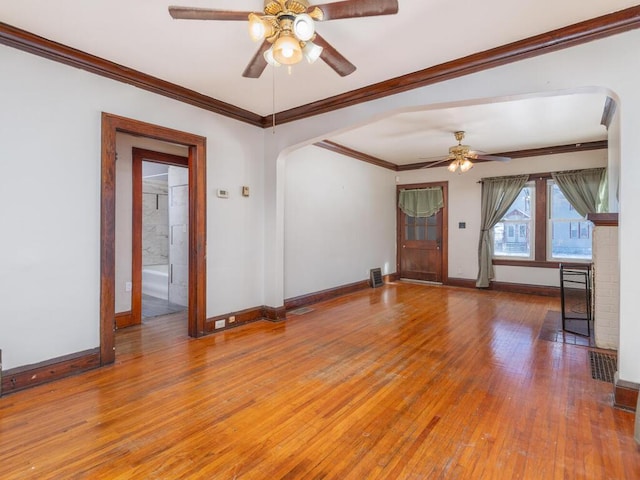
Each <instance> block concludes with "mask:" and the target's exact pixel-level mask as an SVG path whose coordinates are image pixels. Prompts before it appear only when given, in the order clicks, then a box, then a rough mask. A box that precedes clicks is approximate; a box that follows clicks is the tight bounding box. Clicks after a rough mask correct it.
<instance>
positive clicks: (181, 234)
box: [169, 166, 189, 307]
mask: <svg viewBox="0 0 640 480" xmlns="http://www.w3.org/2000/svg"><path fill="white" fill-rule="evenodd" d="M169 301H170V302H171V303H177V304H178V305H184V306H185V307H186V306H187V305H188V304H189V169H187V168H184V167H174V166H171V167H169Z"/></svg>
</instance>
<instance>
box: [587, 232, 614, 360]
mask: <svg viewBox="0 0 640 480" xmlns="http://www.w3.org/2000/svg"><path fill="white" fill-rule="evenodd" d="M593 284H594V286H593V295H594V302H593V315H594V319H595V322H594V331H595V340H596V345H597V346H598V347H599V348H608V349H613V350H617V349H618V341H619V336H620V335H619V334H620V267H619V264H618V227H616V226H604V225H597V226H596V227H595V228H594V230H593Z"/></svg>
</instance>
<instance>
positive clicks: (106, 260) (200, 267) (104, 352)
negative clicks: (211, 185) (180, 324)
mask: <svg viewBox="0 0 640 480" xmlns="http://www.w3.org/2000/svg"><path fill="white" fill-rule="evenodd" d="M118 133H125V134H131V135H134V136H139V137H146V138H150V139H155V140H160V141H163V142H170V143H173V144H177V145H183V146H185V147H187V149H188V160H187V166H188V183H189V188H188V211H189V220H190V221H189V224H188V232H187V235H188V272H189V273H188V315H187V316H188V332H189V336H191V337H199V336H201V335H203V334H204V323H205V320H206V264H205V248H206V174H205V164H206V159H205V147H206V139H205V138H204V137H201V136H198V135H193V134H190V133H185V132H180V131H178V130H173V129H169V128H165V127H159V126H157V125H152V124H148V123H144V122H139V121H136V120H132V119H128V118H124V117H119V116H116V115H111V114H107V113H103V114H102V182H101V213H100V224H101V244H100V364H101V365H105V364H109V363H113V362H114V360H115V356H116V353H115V296H116V295H115V292H116V282H115V278H116V277H115V264H116V253H115V250H116V249H115V238H116V233H115V217H116V202H115V192H116V174H115V173H116V135H117V134H118Z"/></svg>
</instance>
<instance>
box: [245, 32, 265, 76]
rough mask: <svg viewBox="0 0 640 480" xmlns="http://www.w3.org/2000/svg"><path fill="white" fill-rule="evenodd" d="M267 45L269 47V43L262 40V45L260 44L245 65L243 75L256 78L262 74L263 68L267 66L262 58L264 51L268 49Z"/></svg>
mask: <svg viewBox="0 0 640 480" xmlns="http://www.w3.org/2000/svg"><path fill="white" fill-rule="evenodd" d="M269 47H271V44H270V43H269V42H268V41H266V40H265V41H264V42H262V45H260V48H259V49H258V51H257V52H256V54H255V55H254V56H253V58H252V59H251V61H250V62H249V64H248V65H247V68H245V69H244V72H242V76H243V77H247V78H258V77H260V75H262V72H264V69H265V68H267V61H266V60H265V59H264V52H266V51H267V50H269Z"/></svg>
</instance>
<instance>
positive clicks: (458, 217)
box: [398, 150, 607, 286]
mask: <svg viewBox="0 0 640 480" xmlns="http://www.w3.org/2000/svg"><path fill="white" fill-rule="evenodd" d="M606 165H607V151H606V150H592V151H588V152H581V153H565V154H559V155H545V156H540V157H530V158H517V159H513V160H511V161H510V162H508V163H501V162H484V163H476V164H475V165H474V167H473V168H472V169H471V170H469V171H468V172H467V173H464V174H457V173H451V172H449V171H448V170H447V169H446V168H444V167H441V168H437V167H436V168H423V169H420V170H411V171H407V172H398V176H399V177H400V183H401V184H403V183H423V182H425V183H426V182H440V181H448V182H449V277H454V278H465V279H474V280H475V278H476V276H477V275H478V239H479V236H480V203H481V190H482V189H481V185H480V184H479V183H478V181H479V180H480V179H481V178H484V177H498V176H504V175H517V174H521V173H536V172H540V173H541V172H557V171H560V170H573V169H580V168H591V167H604V166H606ZM459 222H465V223H466V228H465V229H459V228H458V223H459ZM495 273H496V278H495V280H496V281H499V282H511V283H525V284H530V285H551V286H559V285H560V282H559V273H558V270H557V269H555V268H531V267H512V266H503V265H497V266H496V267H495Z"/></svg>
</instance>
